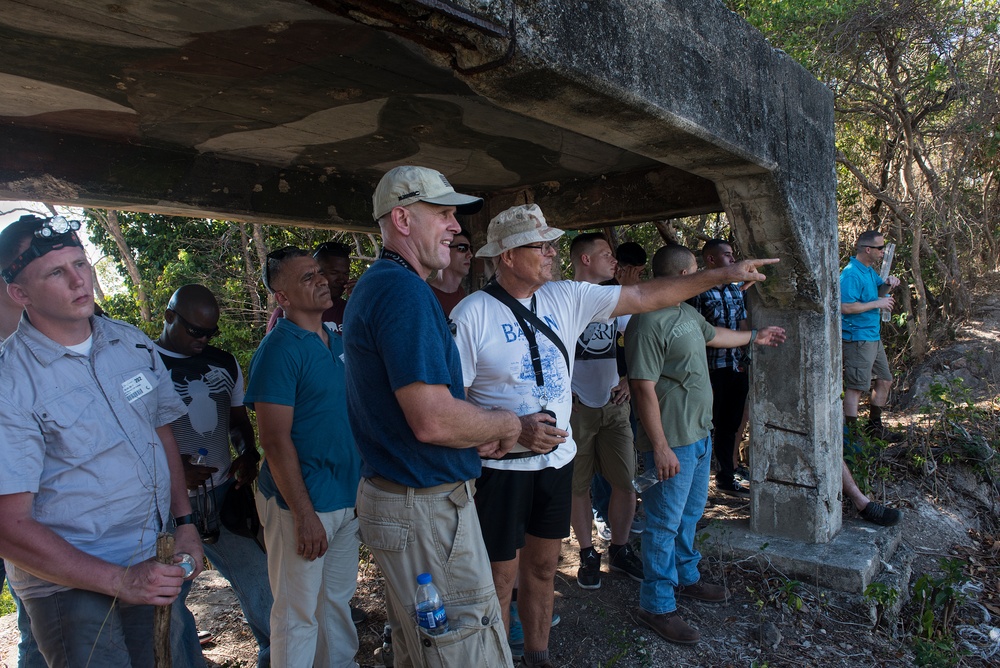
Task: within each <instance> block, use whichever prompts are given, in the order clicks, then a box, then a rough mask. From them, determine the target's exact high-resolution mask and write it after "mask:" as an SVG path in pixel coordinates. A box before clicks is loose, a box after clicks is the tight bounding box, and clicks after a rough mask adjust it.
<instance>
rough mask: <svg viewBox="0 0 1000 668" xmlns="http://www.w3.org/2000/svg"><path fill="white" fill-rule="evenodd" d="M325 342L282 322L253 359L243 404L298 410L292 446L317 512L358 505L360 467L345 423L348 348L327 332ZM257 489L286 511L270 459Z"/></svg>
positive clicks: (261, 472)
mask: <svg viewBox="0 0 1000 668" xmlns="http://www.w3.org/2000/svg"><path fill="white" fill-rule="evenodd" d="M327 338H328V339H329V346H326V345H324V344H323V340H322V339H320V337H319V336H318V335H317V334H315V333H313V332H308V331H306V330H304V329H302V328H301V327H299V326H298V325H296V324H295V323H293V322H291V321H290V320H287V319H285V318H281V319H279V320H278V322H277V324H276V325H275V327H274V329H272V330H271V332H270V333H269V334H268V335H267V336H265V337H264V340H263V341H261V343H260V346H259V347H258V348H257V351H256V352H255V353H254V354H253V359H252V360H251V361H250V380H249V384H248V385H247V392H246V397H245V399H244V404H246V405H247V406H248V407H250V408H253V407H254V404H255V403H257V402H263V403H269V404H279V405H281V406H292V407H293V408H294V409H295V413H294V417H293V420H292V442H293V443H294V444H295V450H296V452H297V453H298V456H299V466H300V467H301V469H302V480H303V481H304V482H305V486H306V489H307V490H309V499H310V500H311V501H312V504H313V509H314V510H315V511H316V512H321V513H324V512H331V511H334V510H340V509H341V508H350V507H353V506H354V502H355V498H356V497H357V491H358V480H359V478H360V466H361V464H360V462H361V458H360V456H359V455H358V450H357V448H356V447H355V445H354V437H353V436H352V435H351V427H350V424H349V422H348V419H347V398H346V395H345V393H344V359H343V355H344V345H343V342H342V341H341V338H340V335H339V334H336V333H335V332H333V331H332V330H331V329H329V328H327ZM257 487H258V489H259V490H260V492H261V494H263V495H264V497H265V498H268V499H269V498H272V497H277V499H278V505H279V506H280V507H282V508H285V509H287V508H288V504H286V503H285V500H284V499H283V498H282V497H281V493H280V492H279V491H278V486H277V485H276V484H275V482H274V476H273V475H272V473H271V467H270V462H269V460H268V458H267V457H266V456H265V458H264V465H263V466H262V467H261V470H260V477H259V478H258V482H257Z"/></svg>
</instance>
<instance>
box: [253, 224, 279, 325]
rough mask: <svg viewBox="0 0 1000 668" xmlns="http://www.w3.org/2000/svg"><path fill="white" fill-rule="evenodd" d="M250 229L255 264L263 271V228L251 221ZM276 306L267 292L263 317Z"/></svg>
mask: <svg viewBox="0 0 1000 668" xmlns="http://www.w3.org/2000/svg"><path fill="white" fill-rule="evenodd" d="M250 230H251V233H252V234H253V245H254V250H256V251H257V264H258V265H259V266H260V267H261V271H263V268H264V263H266V262H267V244H266V243H265V242H264V228H263V227H262V226H261V224H260V223H251V225H250ZM276 306H277V303H276V302H275V301H274V295H272V294H268V296H267V309H266V311H267V315H265V318H266V317H267V316H269V315H270V313H271V311H273V310H274V308H275V307H276ZM264 322H267V320H266V319H265V321H264Z"/></svg>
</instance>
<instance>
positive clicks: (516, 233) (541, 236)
mask: <svg viewBox="0 0 1000 668" xmlns="http://www.w3.org/2000/svg"><path fill="white" fill-rule="evenodd" d="M562 235H563V231H562V230H560V229H556V228H555V227H549V226H548V225H547V224H546V223H545V216H544V215H542V210H541V209H540V208H538V205H537V204H520V205H518V206H512V207H511V208H509V209H507V210H506V211H503V212H501V213H499V214H497V216H496V217H495V218H493V220H491V221H490V226H489V228H488V229H487V230H486V245H485V246H483V247H482V248H480V249H479V252H478V253H476V257H496V256H497V255H500V253H503V252H504V251H506V250H510V249H511V248H517V247H518V246H524V245H526V244H532V243H537V242H539V241H554V240H556V239H558V238H559V237H561V236H562Z"/></svg>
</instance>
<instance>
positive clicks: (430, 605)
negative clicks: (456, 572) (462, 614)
mask: <svg viewBox="0 0 1000 668" xmlns="http://www.w3.org/2000/svg"><path fill="white" fill-rule="evenodd" d="M413 606H414V607H415V608H416V609H417V624H419V625H420V627H421V628H422V629H423V630H424V631H425V632H426V633H427V634H428V635H432V636H439V635H441V634H442V633H447V632H448V614H447V613H446V612H445V611H444V603H443V602H442V601H441V594H439V593H438V590H437V587H435V586H434V582H433V578H432V577H431V574H430V573H421V574H420V575H418V576H417V593H416V594H415V595H414V596H413Z"/></svg>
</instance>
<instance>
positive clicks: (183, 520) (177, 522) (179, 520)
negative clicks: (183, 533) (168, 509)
mask: <svg viewBox="0 0 1000 668" xmlns="http://www.w3.org/2000/svg"><path fill="white" fill-rule="evenodd" d="M185 524H194V517H193V516H192V515H191V513H188V514H187V515H181V516H180V517H175V518H174V526H175V527H179V526H184V525H185Z"/></svg>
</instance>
